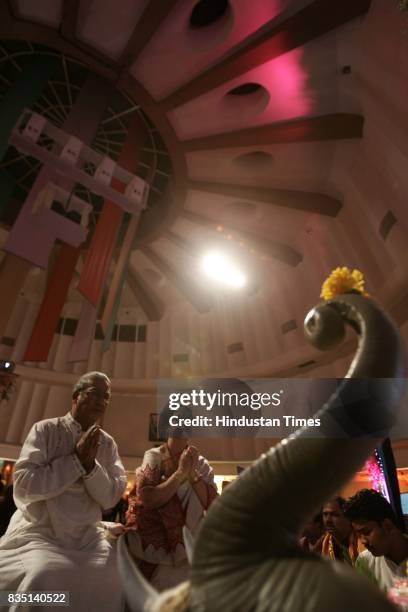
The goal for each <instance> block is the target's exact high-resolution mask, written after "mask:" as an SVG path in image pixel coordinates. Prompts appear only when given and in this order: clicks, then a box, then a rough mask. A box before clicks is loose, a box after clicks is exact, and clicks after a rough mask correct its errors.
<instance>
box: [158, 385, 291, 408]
mask: <svg viewBox="0 0 408 612" xmlns="http://www.w3.org/2000/svg"><path fill="white" fill-rule="evenodd" d="M282 393H283V391H282V390H281V391H279V392H275V393H234V392H233V393H226V392H222V391H221V390H220V389H218V391H215V392H214V393H208V392H207V391H204V390H203V389H200V390H197V389H193V390H192V391H189V392H184V393H170V395H169V408H170V410H178V409H179V408H181V407H184V406H198V407H201V408H204V409H205V410H209V411H210V410H212V409H213V408H214V407H215V408H218V407H226V406H227V407H234V406H242V407H247V408H251V410H260V409H261V408H268V407H270V406H280V404H281V395H282Z"/></svg>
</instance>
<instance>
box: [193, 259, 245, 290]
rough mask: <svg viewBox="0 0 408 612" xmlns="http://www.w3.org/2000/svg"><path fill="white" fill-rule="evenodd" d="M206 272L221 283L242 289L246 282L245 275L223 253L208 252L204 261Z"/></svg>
mask: <svg viewBox="0 0 408 612" xmlns="http://www.w3.org/2000/svg"><path fill="white" fill-rule="evenodd" d="M202 267H203V270H204V272H205V273H206V274H207V276H209V277H210V278H212V279H213V280H215V281H217V282H218V283H220V284H223V285H228V286H229V287H233V288H234V289H240V288H241V287H243V286H244V285H245V283H246V278H245V276H244V275H243V274H242V273H241V272H240V271H239V270H238V268H237V267H236V266H235V265H234V264H233V262H232V261H231V260H230V259H229V258H228V257H227V256H226V255H223V254H222V253H219V252H213V253H208V254H207V255H206V256H205V257H204V259H203V262H202Z"/></svg>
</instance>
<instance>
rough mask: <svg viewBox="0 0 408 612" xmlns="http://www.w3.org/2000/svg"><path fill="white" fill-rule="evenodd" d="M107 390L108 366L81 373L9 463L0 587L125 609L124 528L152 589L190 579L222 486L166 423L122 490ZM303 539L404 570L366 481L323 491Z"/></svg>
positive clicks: (400, 544) (399, 547) (320, 548)
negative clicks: (193, 551) (345, 490)
mask: <svg viewBox="0 0 408 612" xmlns="http://www.w3.org/2000/svg"><path fill="white" fill-rule="evenodd" d="M110 395H111V388H110V381H109V379H108V377H107V376H105V375H104V374H102V373H99V372H91V373H88V374H85V375H84V376H82V377H81V378H80V379H79V380H78V382H77V383H76V385H75V387H74V390H73V395H72V406H71V409H70V411H69V412H68V413H67V414H66V415H65V416H63V417H59V418H54V419H47V420H45V421H41V422H39V423H36V424H35V425H34V426H33V427H32V429H31V431H30V432H29V434H28V437H27V439H26V441H25V443H24V445H23V447H22V450H21V455H20V458H19V460H18V461H17V463H16V465H15V471H14V500H15V505H16V511H15V512H14V514H13V515H12V516H11V520H10V516H8V517H7V519H5V521H6V523H8V521H9V520H10V523H9V525H8V527H7V524H4V525H3V532H4V535H3V537H2V538H1V539H0V591H56V590H58V591H66V592H69V594H70V605H71V606H72V607H73V609H75V610H76V611H78V612H81V611H83V610H100V611H101V612H103V611H104V610H106V611H109V612H115V610H117V611H119V610H123V606H124V598H123V594H122V588H121V583H120V579H119V575H118V571H117V564H116V541H115V537H116V536H117V535H118V534H123V533H126V537H127V541H128V546H129V550H130V552H131V554H132V556H133V557H134V559H135V562H136V563H137V565H138V567H139V569H140V571H141V572H142V574H143V575H144V577H145V578H146V579H147V580H148V581H149V582H150V583H151V584H152V585H153V586H154V587H155V588H156V590H158V591H161V590H164V589H166V588H168V587H172V586H175V585H177V584H179V583H181V582H183V581H185V580H186V579H188V575H189V554H188V545H187V546H186V541H187V544H188V542H190V545H192V543H193V542H194V537H195V535H196V533H197V530H198V527H199V525H200V522H201V520H202V519H203V518H204V517H205V514H206V512H207V510H208V508H209V507H210V505H211V503H212V502H213V501H214V500H215V498H216V497H217V495H218V494H217V489H216V486H215V484H214V477H213V470H212V468H211V466H210V464H209V463H208V461H207V460H206V459H205V458H204V457H203V456H201V455H200V454H199V451H198V449H197V448H196V447H195V446H193V445H191V444H190V441H189V439H188V433H189V432H188V431H185V430H180V429H173V430H172V429H167V430H166V431H165V433H166V442H165V443H163V444H162V445H161V446H158V447H154V448H152V449H150V450H148V451H147V452H146V453H145V455H144V458H143V463H142V465H141V467H140V468H138V469H137V470H136V474H135V483H134V486H133V488H132V489H131V491H130V493H129V495H128V496H127V500H125V496H124V492H125V487H126V475H125V471H124V468H123V465H122V462H121V460H120V457H119V454H118V450H117V446H116V443H115V441H114V440H113V438H112V437H111V436H110V435H109V434H107V433H106V432H105V431H104V430H103V429H101V427H100V426H99V425H98V422H99V421H100V419H101V417H102V416H103V414H104V412H105V410H106V407H107V405H108V403H109V400H110ZM9 498H10V495H8V507H9V510H8V512H9V514H11V513H12V512H13V510H14V509H15V507H11V508H12V512H11V513H10V499H9ZM102 518H103V519H104V521H103V520H102ZM6 527H7V528H6ZM299 546H300V547H301V548H302V549H303V550H304V551H305V552H306V554H318V555H321V556H323V557H327V558H328V559H330V560H333V561H340V562H342V563H347V564H349V565H350V566H352V567H353V568H355V570H356V571H358V572H360V573H361V574H365V575H366V576H368V577H369V578H370V579H371V580H372V581H374V582H376V583H377V584H378V586H379V588H380V589H382V590H387V589H389V588H390V587H391V586H392V584H393V582H394V579H395V578H396V577H399V576H400V577H404V576H406V571H407V568H406V563H407V558H408V538H407V536H406V535H405V534H404V533H403V532H402V531H401V530H400V528H399V527H398V522H397V518H396V517H395V515H394V513H393V510H392V507H391V505H390V504H389V503H388V501H387V500H385V499H384V497H383V496H382V495H380V494H379V493H377V492H376V491H373V490H368V489H365V490H362V491H359V492H358V493H357V494H356V495H354V496H353V497H351V498H350V499H348V500H345V499H343V498H341V497H336V498H334V499H331V500H328V501H327V502H326V503H325V505H324V506H323V508H322V509H321V512H320V513H319V514H318V515H317V516H315V517H313V518H312V519H311V521H310V523H309V524H308V525H306V526H305V529H304V532H303V534H302V535H301V537H300V540H299ZM14 609H15V608H14V607H13V605H11V606H10V610H14ZM19 609H20V610H21V607H20V608H19Z"/></svg>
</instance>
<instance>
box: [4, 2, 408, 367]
mask: <svg viewBox="0 0 408 612" xmlns="http://www.w3.org/2000/svg"><path fill="white" fill-rule="evenodd" d="M328 4H330V7H329V6H328ZM407 32H408V20H407V15H406V14H405V13H404V12H401V11H400V10H399V9H398V2H397V0H395V1H394V0H372V1H371V2H370V0H353V2H348V3H344V2H339V3H336V4H335V5H333V3H327V1H326V0H315V1H314V2H311V1H310V0H229V2H227V0H225V1H218V2H212V1H210V0H201V2H193V1H192V0H166V1H164V0H150V1H149V0H121V2H120V3H118V2H117V1H114V0H86V1H85V0H72V1H71V0H65V1H63V0H42V2H36V1H34V0H9V1H7V2H3V3H2V6H1V9H0V38H1V39H2V40H1V43H0V51H1V56H0V96H2V95H3V93H4V92H6V91H7V89H8V88H9V87H10V86H11V84H12V83H13V79H15V78H16V75H18V74H19V73H21V72H22V71H24V68H25V66H26V65H27V64H26V62H27V61H28V59H29V58H32V57H33V56H38V55H43V56H47V55H52V56H56V57H57V58H58V69H57V70H56V72H55V74H54V75H53V77H52V79H51V80H50V81H49V82H48V84H47V86H46V88H45V89H44V91H43V94H42V96H41V97H40V98H39V99H38V101H37V104H36V107H35V109H34V110H36V111H37V112H40V113H42V114H45V115H47V116H48V118H50V119H51V120H52V121H53V122H54V123H55V124H57V125H62V124H63V122H64V120H65V118H66V117H67V116H68V115H69V112H70V109H71V108H72V105H73V103H74V101H75V97H76V95H77V94H78V92H79V91H80V89H81V87H82V85H83V83H84V80H85V78H86V75H87V74H89V73H94V74H97V75H98V76H100V77H102V78H103V79H105V80H106V81H108V82H109V83H110V84H111V85H112V87H114V90H115V94H114V96H113V97H112V98H111V99H110V102H109V106H108V107H107V108H106V112H105V115H104V117H103V119H102V121H101V122H100V124H99V128H98V131H97V135H96V137H95V139H94V141H93V143H92V146H93V147H94V148H95V149H96V150H98V151H99V152H101V153H103V154H106V155H109V156H111V157H113V158H115V159H117V158H118V156H119V153H120V151H121V147H122V145H123V143H124V141H125V139H126V136H127V135H128V132H129V126H130V122H131V119H132V117H133V116H135V115H138V116H139V118H140V122H141V125H142V126H143V129H142V132H141V134H142V135H141V139H142V140H141V143H142V144H140V143H136V142H135V146H138V147H139V148H140V149H141V151H140V157H139V162H138V166H137V168H135V169H134V171H135V173H136V174H138V175H139V176H141V177H142V178H145V179H146V180H147V181H148V182H149V184H150V196H149V202H148V207H147V210H146V211H144V213H143V215H142V218H141V221H140V223H139V227H138V231H137V235H136V239H135V242H134V246H133V250H132V253H131V257H130V260H129V267H128V273H127V277H126V284H125V287H124V290H123V293H122V296H121V303H120V309H119V312H118V320H117V325H118V327H117V331H116V334H117V336H116V338H117V343H119V334H120V327H121V326H132V325H134V326H138V327H140V326H147V335H146V338H145V340H146V342H145V344H146V347H144V350H145V354H144V357H143V359H144V365H143V367H142V366H140V367H139V366H138V368H136V366H134V362H132V363H133V366H132V367H131V366H129V364H128V363H127V362H126V360H117V359H116V358H115V359H114V358H113V357H112V358H111V359H107V358H106V356H105V357H104V358H102V357H101V359H100V361H99V363H98V364H97V365H98V366H100V367H102V366H103V367H105V369H106V370H108V373H110V374H111V375H113V376H115V377H118V378H130V377H132V376H136V377H138V378H155V377H158V376H184V375H191V374H192V375H194V374H202V375H203V374H205V375H209V374H217V375H224V374H228V375H231V374H234V375H245V374H248V375H251V376H255V375H263V376H267V375H268V376H269V375H276V374H278V373H282V372H284V373H291V374H293V373H296V372H297V373H298V372H299V367H302V372H304V371H308V370H309V369H310V368H313V367H314V366H316V365H318V364H322V363H324V360H326V361H327V359H328V358H327V357H324V358H323V357H321V356H319V355H317V354H316V353H315V352H314V351H313V350H312V349H311V348H310V347H308V346H307V345H306V343H305V341H304V339H303V334H302V329H301V328H302V321H303V319H304V316H305V315H306V313H307V311H308V310H309V309H310V308H311V307H312V306H313V305H314V304H315V303H316V302H317V301H318V300H319V293H320V286H321V284H322V282H323V280H324V279H325V277H326V276H327V274H328V273H329V272H330V271H331V270H332V269H333V268H334V267H337V266H343V265H346V266H349V267H352V268H353V267H358V268H360V269H361V270H363V271H364V273H365V275H366V278H367V283H368V290H369V291H370V293H372V294H373V295H375V296H376V297H378V299H379V300H380V301H382V302H383V303H384V304H385V305H386V306H387V307H388V308H389V309H391V311H392V312H393V313H394V315H395V316H396V317H397V319H398V321H399V323H400V324H401V325H403V324H404V323H405V320H406V318H407V317H406V305H407V303H408V299H407V296H408V292H407V284H406V277H407V263H408V262H407V258H406V255H405V252H406V246H405V244H406V238H405V237H406V232H407V230H408V215H407V212H406V200H407V194H408V179H407V174H408V173H406V163H407V157H408V143H407V141H406V138H405V137H404V130H406V128H407V123H408V117H407V114H406V110H405V101H406V99H407V93H408V92H407V89H408V79H407V70H408V59H407V58H408V53H407V51H408V49H407V47H408V33H407ZM0 104H1V98H0ZM38 170H39V165H38V163H37V162H36V161H35V160H33V159H32V158H28V157H26V156H24V155H21V154H19V153H18V152H17V151H16V150H15V149H14V148H13V147H9V149H8V150H7V152H6V154H5V156H4V158H3V159H2V161H1V162H0V172H3V171H5V172H7V173H8V175H10V176H12V177H13V180H14V181H15V190H14V192H13V194H12V197H11V199H10V202H11V204H9V205H8V206H7V207H5V212H4V215H3V221H2V240H3V243H4V240H5V239H6V237H7V233H8V229H9V228H10V226H11V225H12V223H13V221H14V219H15V217H16V215H17V214H18V210H19V207H20V206H21V204H22V203H23V202H24V199H25V197H26V195H27V193H28V192H29V190H30V188H31V186H32V184H33V182H34V179H35V176H36V174H37V173H38ZM77 193H78V194H79V195H81V196H82V197H85V198H86V199H88V201H89V202H90V203H91V204H92V205H93V214H92V218H91V223H90V235H91V234H92V231H93V229H94V227H95V225H96V223H97V221H98V215H99V213H100V210H101V207H102V200H101V198H95V196H92V195H91V194H90V193H89V191H87V190H84V189H82V190H81V187H79V186H77ZM128 223H129V216H125V219H124V222H123V228H122V236H123V232H124V231H125V229H126V227H127V224H128ZM119 242H120V241H119ZM118 244H119V243H118ZM88 246H89V241H87V242H86V243H84V245H83V254H84V256H85V255H86V252H87V248H88ZM211 248H215V249H222V250H226V251H227V252H228V253H231V254H232V256H233V257H234V258H235V259H236V260H237V261H238V262H239V264H240V265H241V266H242V268H243V269H244V271H245V273H246V275H247V277H248V279H249V282H248V284H247V286H246V287H245V288H244V289H243V290H240V291H235V292H232V291H226V290H224V289H222V288H221V289H220V288H219V287H217V286H216V285H210V284H209V282H208V281H205V279H204V277H203V276H202V273H201V269H200V258H201V256H202V255H203V254H204V253H205V252H206V251H208V250H209V249H211ZM116 254H117V253H116ZM82 262H83V260H81V261H80V262H79V263H78V266H77V270H76V275H75V278H74V279H73V281H72V284H71V288H70V292H69V295H68V298H67V302H66V304H65V307H64V311H63V313H62V315H61V316H62V318H64V319H67V318H70V319H72V318H73V319H75V318H78V316H79V312H80V306H81V303H82V297H81V295H80V294H79V293H78V292H77V291H76V284H77V282H78V277H79V275H80V273H81V266H82ZM115 262H116V259H115V257H114V258H113V260H112V263H111V268H110V273H109V274H110V275H112V274H113V271H114V267H115ZM110 278H111V276H109V275H108V278H107V286H108V285H109V282H110ZM46 282H47V271H46V270H45V271H43V270H40V269H38V268H37V269H33V270H32V271H31V272H30V273H29V275H28V277H27V280H26V282H25V285H24V288H23V290H22V293H21V299H22V300H25V302H26V303H30V304H31V303H39V302H40V301H41V297H42V295H43V294H44V291H45V290H46ZM20 310H21V312H27V311H26V310H24V309H23V308H22V307H21V309H20ZM34 310H35V309H34ZM34 315H35V313H34ZM34 315H33V317H34ZM17 318H18V317H17V315H15V316H14V319H13V321H12V322H11V323H10V325H9V328H8V330H7V334H6V336H7V337H12V336H13V334H14V336H16V338H15V339H17V336H18V333H19V331H18V329H19V325H18V323H17ZM27 325H28V324H27ZM14 330H17V331H14ZM143 333H144V332H143ZM57 335H58V334H56V336H57ZM123 337H124V336H123ZM57 340H58V339H57ZM57 340H56V342H57ZM58 341H59V340H58ZM6 350H8V349H4V351H6ZM55 351H56V349H54V353H55ZM116 354H118V350H117V351H116ZM340 354H344V351H343V353H339V355H340ZM21 355H22V353H21V351H20V353H18V352H17V353H16V352H15V353H13V351H12V350H11V349H10V351H9V353H7V356H8V357H13V359H15V360H16V361H18V360H19V358H20V359H21ZM129 355H130V352H129ZM336 356H338V355H337V354H336V355H334V356H333V357H330V359H334V358H335V357H336ZM104 359H105V361H104ZM132 359H133V360H134V359H136V358H135V356H134V355H133V354H132ZM138 359H139V357H138ZM125 362H126V363H125ZM305 364H306V365H305ZM90 365H94V364H90V363H89V362H88V363H87V364H85V365H84V369H86V368H87V367H88V366H90ZM43 366H44V364H43ZM48 367H50V368H51V369H56V370H58V369H59V370H60V371H72V367H73V366H72V364H71V365H69V364H68V363H67V362H66V361H64V360H63V359H62V360H61V359H60V361H59V362H58V364H57V365H56V364H55V361H53V360H52V359H51V358H50V359H49V361H48ZM81 367H82V366H81ZM70 368H71V369H70ZM135 368H136V370H137V371H136V370H135ZM135 372H136V374H135Z"/></svg>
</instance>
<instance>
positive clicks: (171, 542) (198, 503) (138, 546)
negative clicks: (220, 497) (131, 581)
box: [126, 430, 217, 590]
mask: <svg viewBox="0 0 408 612" xmlns="http://www.w3.org/2000/svg"><path fill="white" fill-rule="evenodd" d="M184 434H185V432H182V431H178V430H176V431H173V432H172V433H171V434H170V437H169V438H168V440H167V442H166V443H165V444H163V445H162V446H160V447H158V448H152V449H150V450H148V451H146V453H145V455H144V457H143V464H142V466H141V468H138V469H137V470H136V480H135V485H134V487H133V489H132V490H131V492H130V494H129V509H128V512H127V516H126V519H127V520H126V527H127V530H128V532H129V536H128V538H129V547H130V550H131V552H132V554H133V556H134V557H135V558H136V560H137V561H138V563H139V568H140V569H141V571H142V573H143V574H144V576H145V577H146V578H147V579H148V580H149V581H150V582H151V583H152V584H153V585H154V586H155V588H156V589H158V590H163V589H165V588H170V587H172V586H175V585H177V584H179V583H180V582H183V580H186V579H188V574H189V563H188V559H187V554H186V549H185V545H184V540H183V527H184V526H186V528H187V529H188V530H189V531H190V533H191V535H192V536H193V537H194V535H195V533H196V530H197V527H198V525H199V523H200V521H201V519H202V518H203V516H204V514H205V512H206V510H207V508H208V507H209V505H210V504H211V502H212V501H213V500H214V499H215V497H216V496H217V490H216V487H215V484H214V478H213V470H212V468H211V467H210V465H209V463H208V461H207V460H206V459H205V458H204V457H203V456H201V455H199V453H198V450H197V449H196V448H195V447H194V446H191V445H190V444H189V443H188V440H187V439H186V438H185V437H177V436H178V435H179V436H183V435H184Z"/></svg>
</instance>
